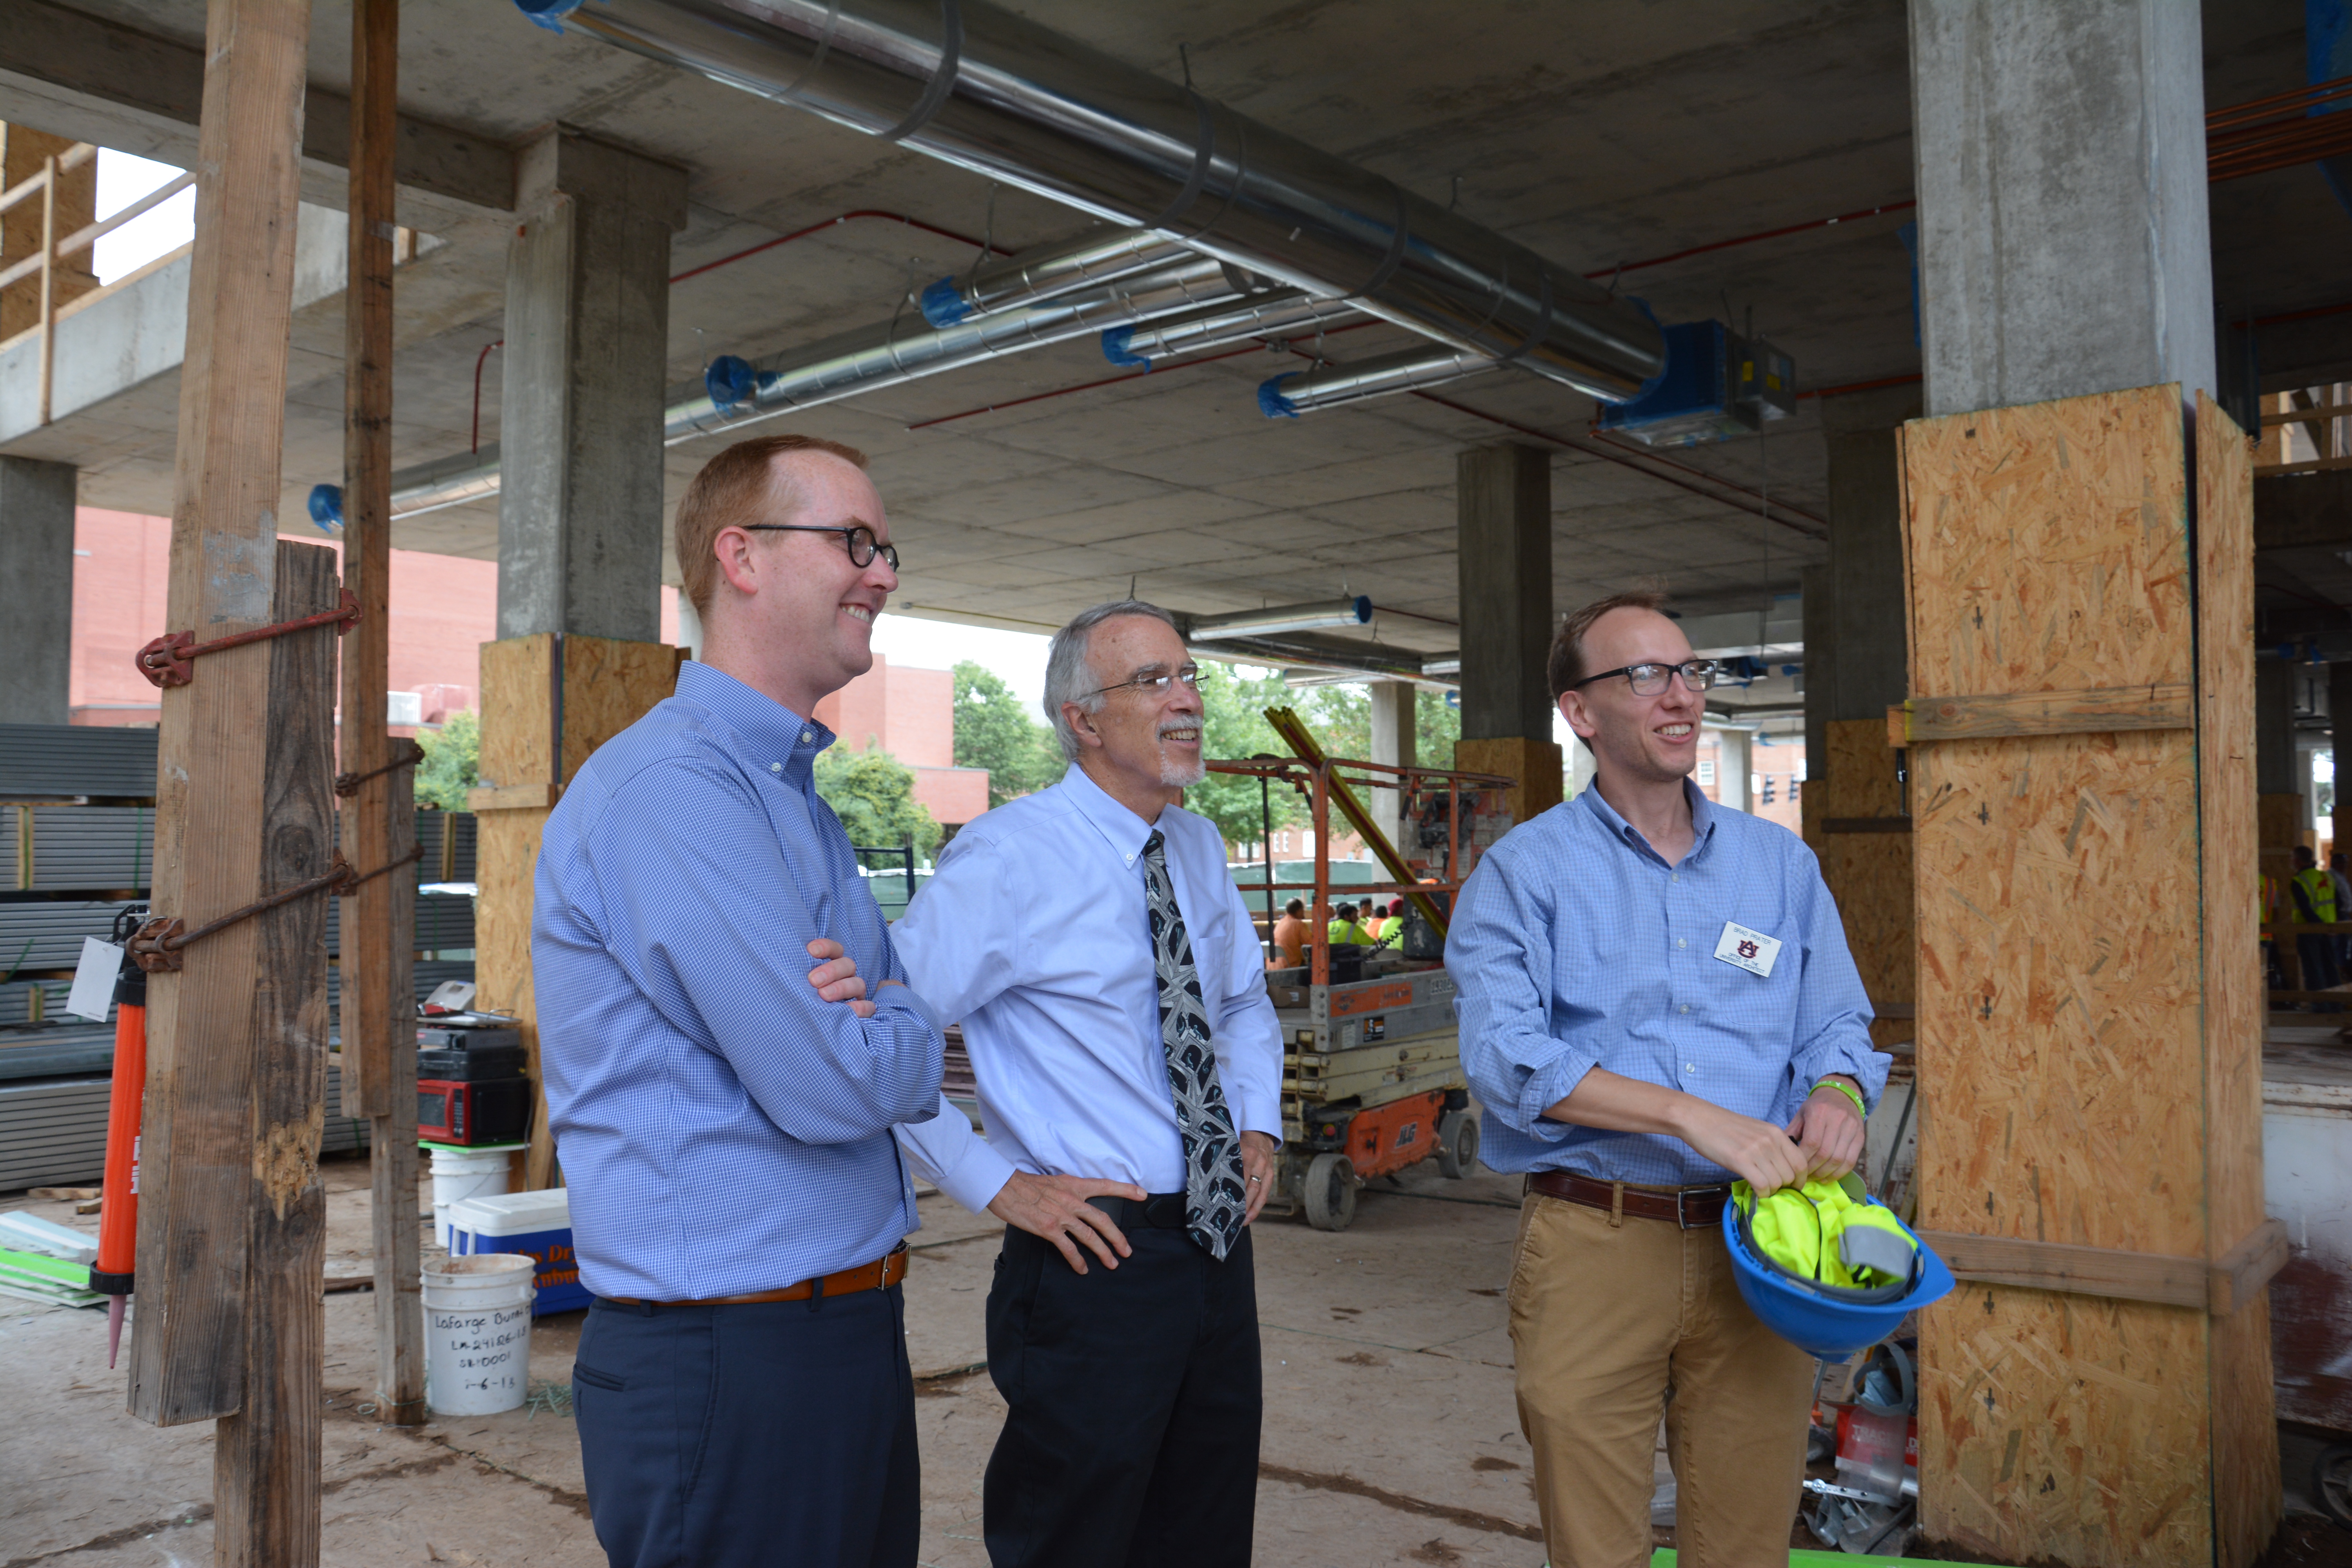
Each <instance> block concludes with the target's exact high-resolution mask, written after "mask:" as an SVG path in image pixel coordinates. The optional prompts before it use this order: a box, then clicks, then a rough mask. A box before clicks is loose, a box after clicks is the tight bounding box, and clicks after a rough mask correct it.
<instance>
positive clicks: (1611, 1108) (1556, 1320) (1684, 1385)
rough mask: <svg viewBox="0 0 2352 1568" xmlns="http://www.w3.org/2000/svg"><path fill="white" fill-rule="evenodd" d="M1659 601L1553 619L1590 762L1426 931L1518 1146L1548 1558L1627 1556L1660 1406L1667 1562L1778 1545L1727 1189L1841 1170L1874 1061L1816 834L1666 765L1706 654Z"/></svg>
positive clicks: (1582, 1560) (1639, 1540)
mask: <svg viewBox="0 0 2352 1568" xmlns="http://www.w3.org/2000/svg"><path fill="white" fill-rule="evenodd" d="M1663 603H1664V600H1663V597H1662V596H1661V595H1654V594H1640V593H1634V594H1621V595H1614V596H1612V597H1611V598H1607V599H1603V600H1601V601H1600V602H1599V603H1597V604H1593V605H1587V606H1585V607H1584V608H1583V609H1581V610H1580V611H1578V612H1577V613H1576V614H1574V615H1572V616H1570V617H1569V618H1568V619H1567V620H1566V621H1565V622H1564V623H1562V625H1561V626H1560V629H1559V636H1558V637H1556V638H1555V640H1554V641H1553V643H1552V647H1551V655H1550V658H1549V668H1548V672H1547V673H1548V675H1549V683H1550V687H1551V692H1552V696H1553V699H1554V700H1556V701H1557V702H1558V703H1559V711H1560V713H1561V715H1562V717H1564V718H1565V719H1566V720H1567V721H1568V723H1569V727H1570V729H1572V730H1574V731H1576V733H1577V736H1578V737H1579V739H1580V740H1581V741H1582V742H1583V743H1584V744H1585V745H1587V746H1590V747H1591V749H1592V754H1593V757H1594V760H1595V763H1596V771H1595V773H1594V776H1593V780H1592V784H1591V787H1590V788H1588V789H1586V790H1585V792H1584V793H1583V794H1582V795H1579V796H1578V797H1577V798H1576V799H1574V800H1572V801H1570V802H1567V803H1564V804H1562V805H1556V806H1554V807H1552V808H1551V809H1550V810H1549V811H1547V812H1545V813H1544V814H1543V815H1541V816H1538V817H1536V818H1534V819H1533V820H1532V821H1529V822H1526V823H1522V824H1521V825H1520V826H1517V827H1515V828H1513V829H1512V830H1511V831H1510V832H1509V833H1508V834H1507V835H1506V836H1505V837H1504V838H1503V839H1502V841H1501V842H1500V843H1498V844H1496V846H1495V847H1493V848H1492V849H1490V850H1488V851H1487V852H1486V857H1485V858H1483V859H1482V860H1481V861H1480V862H1479V864H1478V868H1477V869H1476V870H1475V872H1473V873H1472V875H1471V878H1470V880H1469V882H1468V884H1467V885H1466V886H1465V888H1464V889H1463V891H1462V897H1461V903H1460V908H1459V909H1458V910H1456V912H1455V916H1454V921H1453V925H1452V929H1451V930H1450V931H1448V932H1447V935H1446V943H1445V960H1446V969H1447V971H1448V973H1451V974H1452V975H1453V977H1454V982H1455V984H1457V986H1458V987H1459V994H1458V997H1457V1000H1456V1004H1455V1005H1456V1008H1457V1010H1458V1012H1459V1014H1460V1016H1461V1024H1462V1060H1463V1066H1464V1068H1465V1070H1466V1072H1467V1073H1468V1076H1469V1079H1470V1082H1471V1087H1472V1088H1473V1089H1475V1091H1476V1092H1477V1095H1478V1098H1479V1099H1480V1100H1482V1101H1483V1102H1484V1103H1485V1105H1486V1117H1487V1121H1486V1142H1485V1144H1484V1146H1483V1147H1482V1148H1481V1149H1480V1152H1479V1153H1480V1158H1482V1159H1483V1160H1485V1161H1486V1163H1487V1164H1489V1165H1491V1166H1493V1167H1494V1168H1495V1169H1496V1170H1498V1171H1524V1172H1527V1173H1528V1182H1527V1196H1526V1197H1525V1199H1524V1200H1523V1203H1522V1206H1521V1209H1520V1215H1519V1238H1518V1249H1517V1258H1516V1259H1515V1261H1514V1264H1513V1268H1512V1273H1511V1284H1510V1289H1509V1292H1508V1302H1509V1307H1510V1318H1511V1340H1512V1343H1513V1346H1514V1347H1515V1349H1516V1351H1517V1358H1516V1359H1517V1390H1518V1406H1519V1425H1520V1428H1521V1430H1522V1431H1524V1432H1525V1434H1526V1435H1527V1438H1528V1445H1529V1446H1530V1447H1531V1448H1532V1449H1533V1450H1534V1458H1535V1487H1536V1502H1537V1507H1538V1510H1539V1511H1540V1512H1541V1514H1542V1517H1543V1526H1544V1544H1545V1547H1546V1550H1547V1552H1549V1559H1550V1562H1551V1563H1552V1568H1624V1565H1625V1564H1628V1563H1646V1562H1647V1561H1649V1552H1650V1496H1651V1492H1652V1468H1653V1454H1654V1449H1655V1445H1656V1438H1657V1430H1658V1421H1659V1417H1660V1415H1661V1413H1662V1412H1663V1414H1664V1419H1665V1423H1666V1429H1667V1441H1668V1450H1669V1458H1670V1459H1671V1460H1672V1463H1673V1466H1674V1471H1675V1482H1676V1497H1675V1544H1676V1546H1677V1548H1678V1549H1679V1551H1680V1552H1681V1554H1682V1555H1681V1561H1682V1563H1683V1564H1684V1568H1719V1565H1722V1564H1750V1563H1765V1562H1773V1563H1777V1562H1780V1561H1782V1560H1783V1559H1784V1558H1785V1557H1786V1555H1787V1552H1788V1550H1789V1530H1790V1523H1791V1521H1793V1520H1794V1518H1795V1515H1796V1510H1797V1505H1798V1502H1799V1499H1800V1493H1801V1482H1802V1479H1803V1471H1804V1458H1805V1433H1806V1426H1807V1405H1808V1402H1809V1400H1810V1399H1811V1387H1812V1372H1813V1367H1812V1358H1811V1357H1810V1356H1808V1355H1807V1354H1806V1353H1805V1352H1802V1351H1801V1350H1799V1349H1797V1348H1796V1347H1795V1346H1794V1345H1792V1344H1790V1343H1789V1342H1787V1341H1785V1340H1782V1339H1780V1337H1778V1336H1777V1335H1775V1334H1774V1333H1772V1332H1771V1331H1769V1329H1767V1328H1765V1327H1764V1325H1763V1324H1762V1323H1761V1322H1759V1321H1758V1320H1757V1318H1756V1316H1755V1314H1754V1313H1753V1312H1751V1311H1750V1310H1748V1305H1747V1303H1746V1302H1745V1301H1744V1300H1741V1298H1740V1296H1739V1293H1738V1286H1737V1284H1736V1283H1735V1282H1734V1280H1733V1278H1732V1273H1731V1263H1730V1259H1729V1258H1728V1257H1727V1254H1726V1253H1725V1250H1724V1244H1723V1235H1722V1228H1721V1227H1722V1223H1723V1210H1724V1205H1725V1202H1726V1199H1727V1196H1728V1195H1729V1184H1730V1182H1731V1181H1732V1179H1733V1178H1734V1177H1735V1176H1737V1177H1744V1178H1745V1179H1746V1180H1747V1181H1748V1182H1749V1183H1750V1184H1753V1185H1754V1186H1755V1188H1756V1189H1757V1191H1759V1193H1769V1192H1772V1191H1774V1190H1777V1189H1778V1188H1780V1187H1783V1186H1790V1185H1795V1184H1799V1183H1801V1182H1802V1181H1803V1180H1805V1179H1806V1178H1807V1177H1808V1176H1811V1175H1820V1176H1823V1177H1836V1176H1840V1175H1843V1174H1844V1173H1846V1172H1848V1171H1850V1170H1852V1169H1853V1166H1854V1165H1855V1163H1857V1162H1858V1161H1859V1160H1860V1159H1861V1157H1862V1150H1863V1118H1864V1114H1865V1107H1866V1105H1867V1104H1868V1103H1870V1102H1873V1101H1874V1100H1876V1098H1877V1096H1878V1094H1879V1092H1880V1090H1881V1089H1883V1088H1884V1087H1885V1081H1886V1068H1887V1066H1888V1062H1889V1058H1887V1057H1885V1056H1884V1055H1882V1054H1880V1053H1879V1052H1877V1051H1874V1050H1873V1049H1872V1048H1871V1044H1870V1029H1869V1025H1870V1017H1871V1013H1870V1004H1869V1001H1868V999H1867V998H1866V997H1865V996H1864V993H1863V989H1862V983H1861V980H1860V977H1859V976H1858V975H1857V974H1856V973H1855V971H1854V966H1853V958H1852V956H1851V955H1850V954H1849V953H1848V952H1847V951H1846V944H1845V935H1844V932H1843V929H1842V928H1841V926H1840V925H1839V922H1838V913H1837V907H1836V905H1835V904H1834V903H1833V902H1832V900H1831V898H1830V894H1829V889H1827V888H1825V887H1824V886H1823V885H1822V879H1821V872H1820V869H1819V868H1818V867H1817V865H1816V864H1815V862H1814V859H1813V856H1812V853H1811V851H1810V850H1808V849H1807V848H1806V847H1805V846H1804V844H1803V842H1802V841H1801V840H1800V839H1799V838H1797V837H1796V836H1795V835H1793V834H1791V833H1790V832H1789V831H1788V830H1787V829H1785V828H1782V827H1780V826H1776V825H1774V824H1772V823H1769V822H1765V821H1763V820H1761V819H1760V818H1758V817H1754V816H1748V815H1747V814H1745V813H1742V812H1736V811H1728V810H1726V809H1724V808H1722V807H1720V806H1717V805H1715V804H1713V803H1712V802H1710V801H1708V800H1707V798H1706V796H1705V795H1701V794H1700V793H1699V792H1698V790H1697V788H1696V786H1695V785H1693V784H1691V783H1690V780H1689V775H1690V773H1691V771H1692V768H1693V767H1694V765H1695V764H1696V760H1697V749H1698V728H1699V718H1700V716H1701V714H1702V713H1703V711H1704V710H1705V701H1704V693H1705V692H1706V689H1707V688H1708V686H1709V685H1711V684H1712V682H1713V679H1714V675H1715V669H1714V666H1713V665H1712V664H1710V663H1708V662H1706V661H1704V660H1699V659H1695V658H1692V656H1691V648H1690V643H1689V642H1688V641H1687V640H1686V639H1685V637H1684V636H1683V634H1682V633H1681V632H1680V631H1679V630H1677V629H1676V628H1675V623H1674V622H1673V621H1671V620H1669V619H1668V618H1667V617H1666V616H1664V615H1662V614H1660V613H1659V609H1660V606H1661V605H1662V604H1663Z"/></svg>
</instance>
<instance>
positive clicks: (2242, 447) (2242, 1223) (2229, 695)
mask: <svg viewBox="0 0 2352 1568" xmlns="http://www.w3.org/2000/svg"><path fill="white" fill-rule="evenodd" d="M2196 440H2197V574H2198V601H2197V707H2198V714H2197V721H2198V818H2199V837H2200V867H2199V875H2200V879H2201V880H2202V882H2203V908H2204V944H2205V946H2204V987H2205V995H2204V1010H2203V1026H2204V1044H2205V1103H2206V1146H2205V1173H2206V1188H2207V1204H2208V1206H2209V1212H2210V1236H2209V1245H2210V1248H2211V1256H2212V1257H2214V1258H2221V1257H2222V1256H2224V1255H2226V1254H2228V1253H2229V1252H2230V1251H2231V1249H2232V1248H2233V1247H2237V1246H2238V1245H2239V1243H2240V1242H2241V1241H2242V1239H2243V1238H2244V1237H2247V1236H2249V1235H2250V1234H2252V1232H2253V1230H2254V1229H2255V1227H2256V1226H2260V1225H2262V1224H2263V1215H2264V1205H2263V1123H2262V1114H2263V1105H2262V1091H2263V1085H2262V1037H2263V1009H2264V1002H2263V973H2262V955H2261V948H2260V940H2261V939H2260V934H2259V931H2258V930H2257V927H2258V925H2259V922H2260V915H2259V912H2258V910H2257V909H2256V900H2257V898H2258V890H2257V887H2256V859H2257V844H2258V842H2259V834H2258V829H2257V825H2256V821H2255V816H2256V808H2255V795H2254V737H2253V714H2254V591H2253V566H2254V549H2253V470H2252V454H2251V452H2250V451H2249V449H2248V443H2247V441H2246V438H2245V436H2244V434H2243V433H2242V432H2241V431H2240V430H2239V429H2238V427H2237V426H2236V425H2234V424H2233V423H2231V419H2230V417H2229V416H2227V415H2225V414H2223V413H2222V412H2221V410H2220V409H2219V408H2218V407H2216V406H2215V405H2214V404H2213V402H2212V400H2211V399H2210V398H2209V397H2206V396H2205V395H2202V394H2200V395H2199V396H2198V399H2197V419H2196ZM2270 1365H2271V1363H2270V1297H2269V1293H2268V1292H2267V1291H2258V1292H2256V1293H2255V1295H2254V1299H2253V1300H2251V1301H2249V1302H2247V1303H2246V1304H2245V1305H2244V1306H2243V1307H2242V1308H2240V1309H2239V1310H2237V1311H2235V1312H2233V1313H2231V1314H2230V1315H2229V1316H2228V1317H2226V1318H2221V1319H2217V1320H2215V1321H2214V1322H2213V1325H2212V1344H2211V1349H2210V1370H2209V1376H2210V1384H2211V1389H2212V1427H2213V1510H2214V1514H2213V1524H2214V1561H2215V1562H2217V1563H2221V1565H2222V1568H2244V1565H2245V1564H2248V1563H2252V1561H2253V1560H2254V1559H2255V1557H2257V1556H2258V1555H2260V1554H2261V1552H2262V1549H2263V1544H2264V1543H2265V1542H2267V1541H2268V1540H2269V1539H2270V1535H2271V1532H2272V1531H2273V1530H2274V1529H2275V1528H2276V1527H2277V1524H2278V1519H2279V1456H2278V1444H2277V1443H2276V1441H2275V1440H2274V1439H2273V1436H2272V1434H2273V1421H2274V1419H2275V1414H2276V1413H2275V1407H2274V1401H2273V1390H2272V1380H2271V1373H2270Z"/></svg>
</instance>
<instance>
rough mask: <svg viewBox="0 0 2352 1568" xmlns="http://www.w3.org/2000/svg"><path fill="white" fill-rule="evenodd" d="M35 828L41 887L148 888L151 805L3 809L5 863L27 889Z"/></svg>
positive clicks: (35, 886) (12, 878)
mask: <svg viewBox="0 0 2352 1568" xmlns="http://www.w3.org/2000/svg"><path fill="white" fill-rule="evenodd" d="M27 817H30V818H31V820H32V828H33V880H32V882H31V884H30V890H32V891H35V892H75V893H99V892H115V891H129V890H137V889H144V888H145V887H147V886H148V879H149V878H150V877H152V875H153V874H154V869H155V810H154V808H153V807H152V806H146V805H36V806H27V807H20V808H18V809H16V810H6V809H0V867H5V868H7V870H8V872H9V879H8V885H9V886H10V887H13V888H18V889H24V888H25V887H26V883H25V882H24V881H23V880H22V876H21V868H22V867H23V865H24V861H23V858H22V856H23V852H24V851H23V843H22V839H23V835H24V828H25V822H26V818H27Z"/></svg>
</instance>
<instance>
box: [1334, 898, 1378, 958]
mask: <svg viewBox="0 0 2352 1568" xmlns="http://www.w3.org/2000/svg"><path fill="white" fill-rule="evenodd" d="M1337 915H1338V918H1337V919H1335V920H1333V921H1332V922H1331V923H1330V924H1329V925H1328V926H1326V927H1324V928H1323V929H1324V934H1325V935H1326V936H1328V938H1329V939H1330V942H1331V945H1332V946H1334V947H1337V946H1339V944H1340V943H1341V942H1354V943H1355V944H1357V945H1358V946H1359V947H1370V946H1371V945H1372V935H1371V932H1370V931H1366V930H1365V929H1364V928H1363V924H1362V922H1360V921H1358V920H1357V919H1356V906H1355V905H1353V904H1341V905H1340V906H1339V910H1338V911H1337Z"/></svg>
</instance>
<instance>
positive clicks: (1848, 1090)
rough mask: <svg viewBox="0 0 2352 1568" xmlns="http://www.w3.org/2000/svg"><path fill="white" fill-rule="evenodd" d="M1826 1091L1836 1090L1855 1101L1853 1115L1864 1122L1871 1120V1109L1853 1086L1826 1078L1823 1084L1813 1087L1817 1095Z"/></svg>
mask: <svg viewBox="0 0 2352 1568" xmlns="http://www.w3.org/2000/svg"><path fill="white" fill-rule="evenodd" d="M1823 1089H1836V1090H1837V1091H1838V1092H1839V1093H1840V1094H1842V1095H1844V1096H1845V1097H1846V1098H1847V1099H1848V1100H1853V1113H1854V1114H1855V1115H1856V1116H1859V1117H1861V1118H1862V1119H1863V1120H1864V1121H1869V1120H1870V1107H1868V1106H1866V1105H1864V1104H1863V1102H1862V1096H1861V1094H1860V1093H1859V1092H1858V1091H1856V1090H1855V1089H1854V1087H1853V1085H1852V1084H1845V1083H1839V1082H1838V1081H1837V1080H1836V1079H1826V1078H1825V1079H1822V1081H1821V1082H1819V1083H1817V1084H1815V1085H1813V1092H1814V1093H1815V1094H1819V1093H1821V1091H1822V1090H1823Z"/></svg>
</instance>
